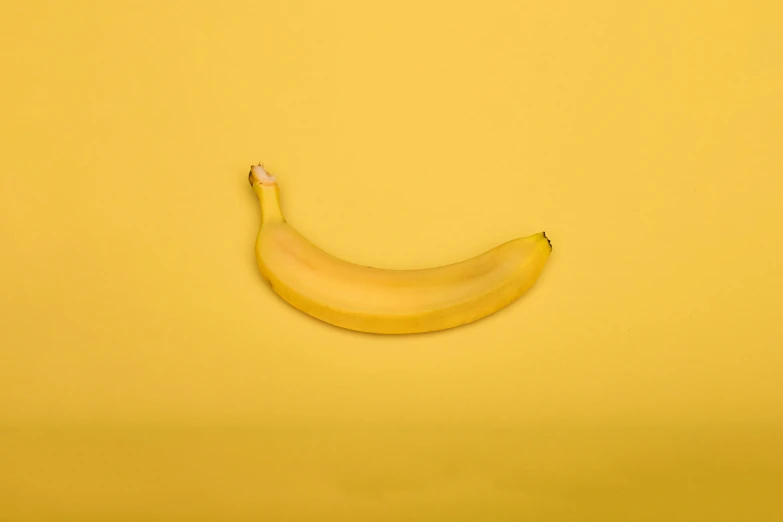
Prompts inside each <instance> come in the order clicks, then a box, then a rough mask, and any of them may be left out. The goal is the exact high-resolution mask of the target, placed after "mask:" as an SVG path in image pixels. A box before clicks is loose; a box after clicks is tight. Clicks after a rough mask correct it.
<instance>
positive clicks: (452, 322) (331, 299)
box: [248, 164, 552, 334]
mask: <svg viewBox="0 0 783 522" xmlns="http://www.w3.org/2000/svg"><path fill="white" fill-rule="evenodd" d="M248 177H249V180H250V184H251V185H252V187H253V190H254V191H255V193H256V194H257V195H258V199H259V201H260V203H261V228H260V230H259V232H258V236H257V239H256V260H257V263H258V268H259V270H260V271H261V274H262V276H263V277H264V279H266V281H267V282H268V283H269V284H270V285H271V287H272V289H273V290H274V292H275V293H277V294H278V295H279V296H280V297H281V298H283V299H284V300H285V301H287V302H288V303H289V304H290V305H292V306H294V307H295V308H297V309H299V310H301V311H302V312H304V313H306V314H309V315H311V316H313V317H315V318H317V319H320V320H322V321H325V322H327V323H330V324H332V325H335V326H339V327H342V328H346V329H349V330H356V331H360V332H370V333H379V334H409V333H421V332H432V331H436V330H444V329H447V328H453V327H455V326H459V325H462V324H467V323H471V322H473V321H476V320H478V319H481V318H483V317H486V316H488V315H490V314H492V313H494V312H496V311H498V310H500V309H501V308H504V307H506V306H507V305H509V304H510V303H511V302H513V301H515V300H516V299H517V298H519V297H520V296H521V295H522V294H524V293H525V292H526V291H527V290H528V289H529V288H530V287H532V286H533V284H534V283H535V282H536V280H537V279H538V276H539V274H540V273H541V271H542V270H543V268H544V265H545V264H546V262H547V259H548V258H549V254H550V252H551V251H552V245H551V243H550V242H549V239H548V238H547V237H546V234H545V233H544V232H541V233H539V234H533V235H531V236H527V237H522V238H519V239H514V240H512V241H508V242H506V243H503V244H501V245H499V246H497V247H495V248H493V249H491V250H489V251H487V252H485V253H483V254H481V255H478V256H476V257H473V258H470V259H467V260H465V261H462V262H459V263H454V264H449V265H445V266H441V267H436V268H426V269H420V270H389V269H382V268H372V267H366V266H361V265H357V264H353V263H349V262H347V261H344V260H342V259H339V258H337V257H335V256H333V255H331V254H329V253H327V252H325V251H324V250H321V249H320V248H318V247H317V246H315V245H314V244H313V243H311V242H310V241H309V240H307V239H306V238H305V237H304V236H302V235H301V234H300V233H299V232H297V231H296V230H295V229H294V228H293V227H291V226H290V225H288V223H286V220H285V218H284V216H283V213H282V211H281V209H280V199H279V187H278V185H277V180H276V178H275V177H274V176H272V175H270V174H269V173H267V172H266V170H265V169H264V167H262V166H261V165H260V164H259V165H253V166H252V167H251V169H250V174H249V176H248Z"/></svg>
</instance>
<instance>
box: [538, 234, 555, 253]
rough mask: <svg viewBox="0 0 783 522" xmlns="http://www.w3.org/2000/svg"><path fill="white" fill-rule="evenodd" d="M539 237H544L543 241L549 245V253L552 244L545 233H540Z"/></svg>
mask: <svg viewBox="0 0 783 522" xmlns="http://www.w3.org/2000/svg"><path fill="white" fill-rule="evenodd" d="M541 235H542V236H544V239H546V242H547V243H549V251H550V252H551V251H552V242H551V241H550V240H549V238H548V237H547V236H546V232H541Z"/></svg>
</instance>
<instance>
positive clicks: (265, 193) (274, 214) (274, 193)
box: [249, 164, 285, 225]
mask: <svg viewBox="0 0 783 522" xmlns="http://www.w3.org/2000/svg"><path fill="white" fill-rule="evenodd" d="M249 179H250V184H251V185H252V186H253V191H255V193H256V195H257V196H258V200H259V202H260V203H261V225H266V224H269V223H280V222H283V221H285V218H283V212H282V211H281V210H280V197H279V189H278V187H277V179H276V178H275V177H274V176H272V175H270V174H269V173H267V171H266V170H265V169H264V167H263V166H261V164H258V165H253V166H252V167H250V176H249Z"/></svg>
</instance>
